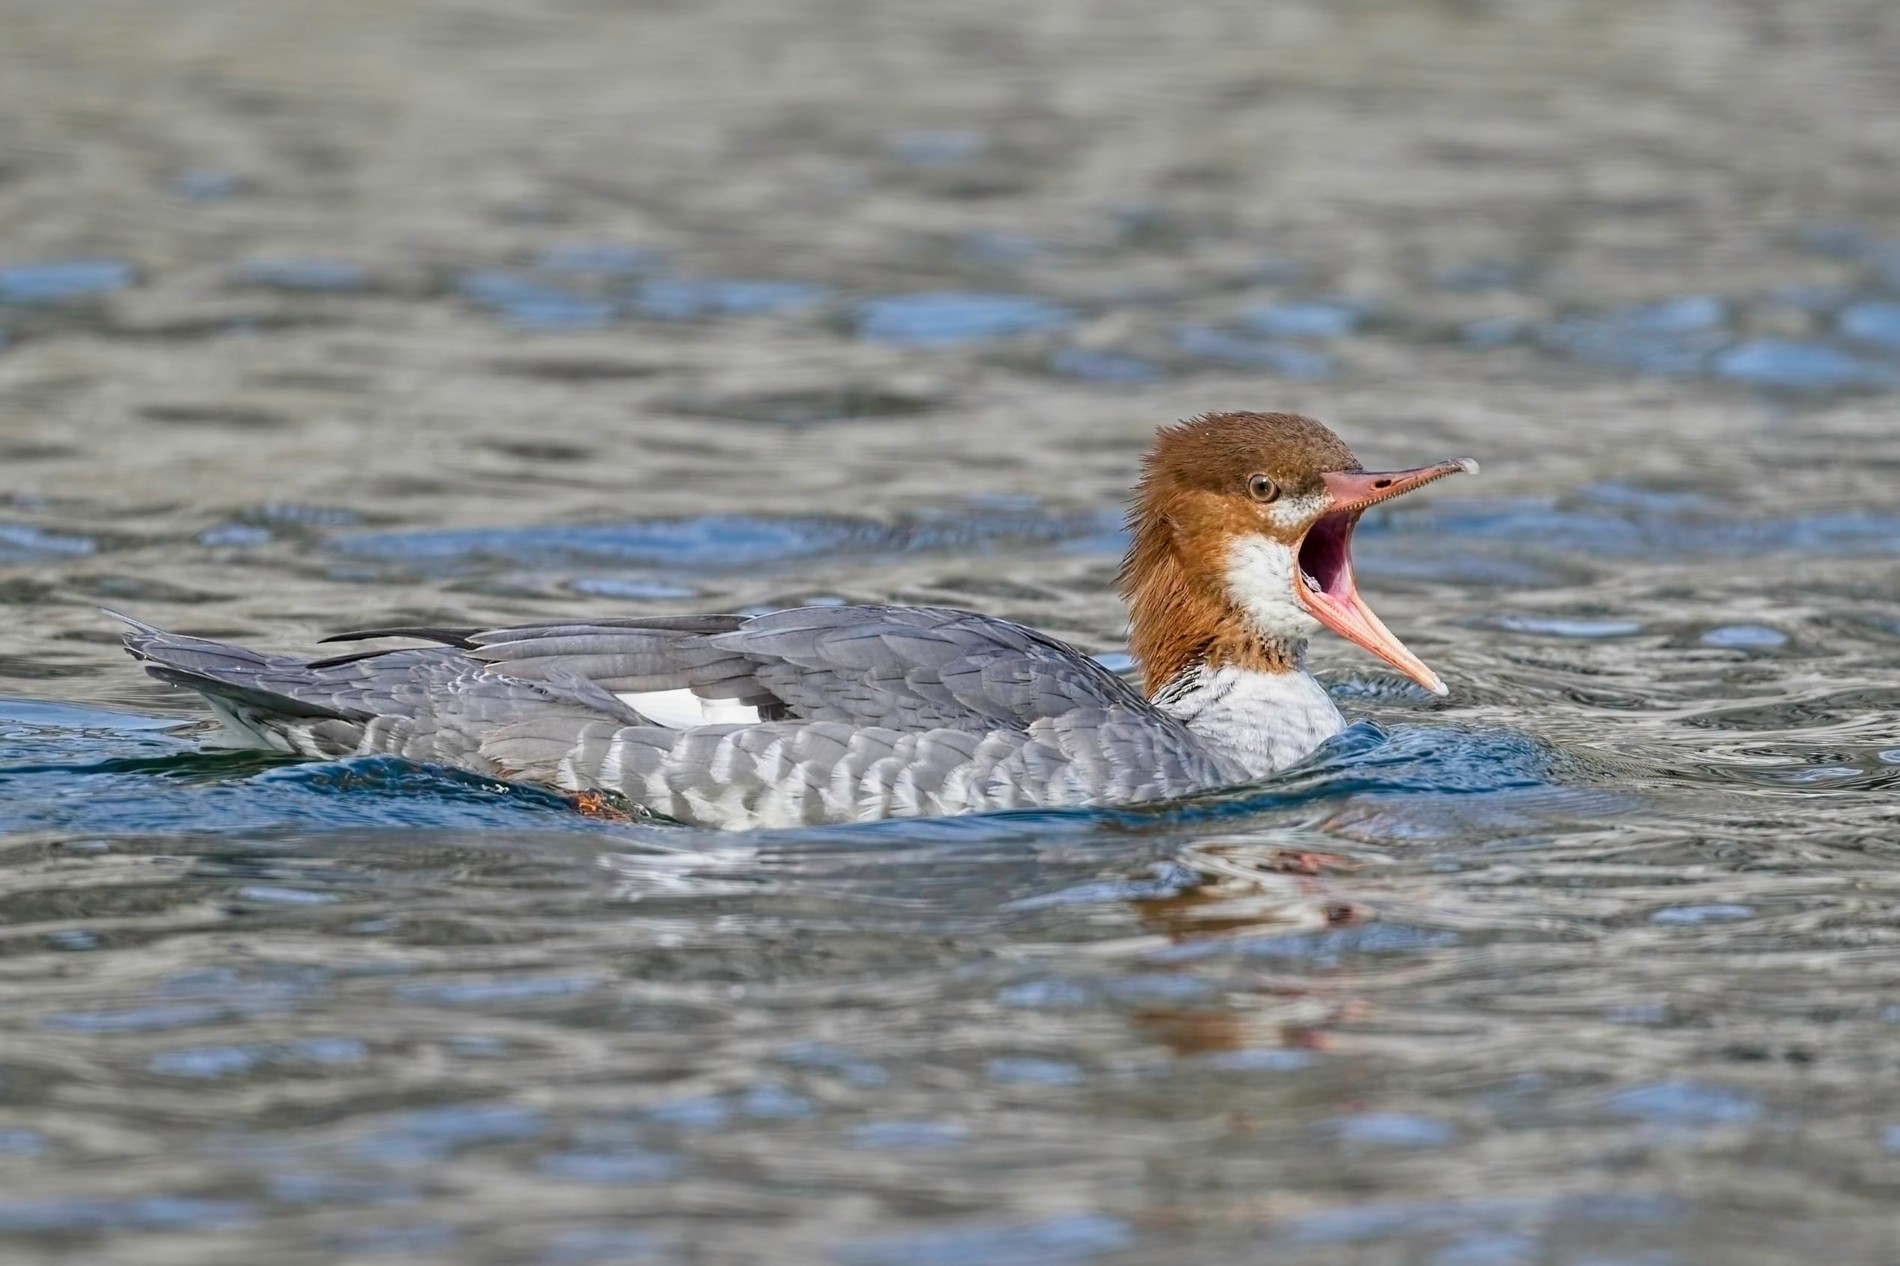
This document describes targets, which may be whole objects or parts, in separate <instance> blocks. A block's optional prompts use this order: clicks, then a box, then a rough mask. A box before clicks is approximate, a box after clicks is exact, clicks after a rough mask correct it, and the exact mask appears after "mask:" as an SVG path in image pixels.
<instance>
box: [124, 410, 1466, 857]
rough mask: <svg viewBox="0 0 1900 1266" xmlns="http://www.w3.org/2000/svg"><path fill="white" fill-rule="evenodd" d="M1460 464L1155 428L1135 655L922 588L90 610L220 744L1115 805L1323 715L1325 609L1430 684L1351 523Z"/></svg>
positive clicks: (1206, 783)
mask: <svg viewBox="0 0 1900 1266" xmlns="http://www.w3.org/2000/svg"><path fill="white" fill-rule="evenodd" d="M1476 470H1477V463H1476V462H1475V461H1473V460H1472V459H1470V458H1463V457H1461V458H1452V459H1448V460H1444V461H1439V462H1434V463H1432V464H1430V465H1425V466H1418V467H1414V468H1411V469H1407V470H1391V471H1368V470H1366V469H1364V467H1363V466H1362V465H1361V464H1360V462H1359V460H1358V459H1357V458H1356V457H1354V456H1353V453H1352V450H1351V449H1350V448H1348V447H1347V446H1346V444H1345V443H1344V442H1343V441H1342V440H1341V439H1340V438H1339V437H1338V436H1337V435H1335V434H1334V433H1333V432H1332V431H1331V430H1329V429H1328V428H1327V427H1326V426H1324V425H1323V424H1321V423H1319V422H1317V421H1315V420H1313V419H1312V418H1309V417H1306V416H1304V415H1301V414H1297V413H1272V412H1218V413H1206V414H1202V415H1200V416H1198V417H1194V418H1190V419H1187V420H1185V421H1182V422H1178V423H1174V424H1170V425H1167V426H1164V427H1162V428H1160V429H1159V430H1158V431H1157V432H1156V434H1155V437H1154V440H1153V443H1152V445H1151V446H1150V447H1149V449H1148V451H1147V454H1146V456H1145V457H1144V458H1143V460H1142V463H1141V471H1140V478H1139V482H1138V483H1137V484H1136V486H1135V489H1134V495H1133V498H1132V501H1131V504H1130V508H1129V513H1128V532H1129V538H1130V543H1129V546H1128V550H1127V554H1126V556H1125V557H1124V559H1123V560H1122V564H1121V568H1120V570H1119V572H1118V574H1117V578H1116V584H1117V588H1118V590H1119V592H1120V594H1121V595H1122V597H1123V598H1124V600H1125V601H1126V603H1127V607H1128V615H1129V624H1128V646H1129V651H1130V655H1131V657H1132V659H1133V661H1134V663H1135V665H1136V667H1137V669H1138V679H1133V680H1131V679H1130V678H1126V677H1124V676H1122V675H1119V674H1118V673H1116V672H1114V671H1111V669H1110V668H1108V667H1107V666H1105V665H1104V664H1103V663H1101V662H1099V661H1098V660H1097V659H1095V658H1094V657H1093V656H1091V655H1089V654H1087V653H1085V652H1084V651H1082V650H1079V649H1077V648H1076V647H1074V646H1070V645H1068V644H1067V643H1065V642H1063V641H1061V640H1059V639H1057V638H1054V637H1050V636H1048V635H1047V634H1044V633H1041V632H1038V631H1036V630H1034V629H1032V628H1028V627H1026V626H1024V625H1021V624H1017V623H1013V622H1011V621H1008V620H1003V619H999V618H997V617H995V616H991V615H985V614H981V613H978V612H973V611H963V610H955V609H950V608H939V607H916V606H895V605H850V606H807V607H797V608H792V609H786V610H778V611H772V612H769V613H766V614H753V615H735V614H686V615H658V616H628V617H624V618H576V619H569V620H545V621H537V622H533V623H527V624H514V625H504V626H500V627H494V628H484V627H436V626H405V627H382V628H368V629H359V630H354V631H349V632H343V633H339V634H336V635H335V636H333V637H330V638H326V639H325V641H329V642H356V641H366V640H372V639H402V640H403V642H404V644H403V645H399V646H394V647H385V648H381V649H369V650H353V651H350V652H347V653H342V654H337V655H333V656H330V657H328V658H321V659H304V658H300V657H296V656H288V655H281V654H271V653H266V652H262V651H257V650H253V649H250V648H248V647H242V646H236V645H231V644H227V643H224V642H218V641H211V640H208V639H204V638H197V637H189V636H184V635H181V634H176V633H170V632H166V631H164V630H162V629H160V628H157V627H155V626H153V625H150V624H147V623H145V622H143V621H141V620H138V619H135V618H133V617H131V616H128V615H124V614H121V613H118V612H108V613H107V614H109V615H111V616H113V617H114V618H115V619H118V620H120V621H121V622H122V623H123V624H124V625H125V631H124V634H123V642H124V646H125V649H126V651H127V652H128V653H129V654H130V655H131V656H132V657H133V658H134V659H135V660H137V661H138V662H140V663H141V664H142V665H143V666H144V669H145V671H146V672H147V673H149V674H150V675H151V676H153V677H155V678H157V679H158V680H160V681H163V682H167V683H170V684H172V685H175V686H180V687H184V688H187V689H190V690H193V691H196V692H197V693H198V694H199V695H201V696H203V699H204V701H205V703H206V704H208V705H209V707H210V709H211V711H212V713H213V714H215V716H216V717H217V719H218V720H219V721H220V722H221V723H222V733H221V734H220V735H219V736H218V738H219V742H220V743H221V744H222V745H227V746H241V747H254V748H263V749H268V750H272V751H276V752H281V753H285V754H288V755H292V756H298V757H305V758H313V759H338V758H347V757H354V756H366V755H389V756H395V757H400V758H405V759H408V760H412V761H416V762H421V763H428V764H436V765H445V766H450V767H453V768H456V769H460V770H465V771H470V772H473V773H476V774H479V775H483V776H488V777H493V778H496V779H500V780H506V781H510V782H518V783H527V784H535V785H539V786H542V787H546V788H550V789H554V790H556V791H558V792H561V793H564V794H566V795H569V796H572V797H574V798H575V799H576V800H577V801H578V802H581V803H584V804H587V805H595V806H598V805H601V804H608V805H625V806H627V807H628V810H629V811H634V810H637V811H638V812H639V813H641V814H642V815H646V816H652V817H657V818H662V819H670V820H672V821H675V822H681V823H687V824H691V825H696V826H702V827H717V828H727V829H736V830H744V829H751V828H760V827H768V828H769V827H801V826H813V825H820V824H834V823H845V822H862V821H871V820H877V819H885V818H915V817H938V816H951V815H958V814H970V813H984V812H998V811H1006V810H1021V809H1047V808H1062V807H1082V806H1087V807H1116V806H1127V805H1132V804H1139V803H1143V802H1149V801H1161V800H1170V799H1176V798H1180V797H1185V796H1191V795H1195V794H1198V793H1202V792H1206V791H1210V790H1214V789H1218V788H1225V787H1231V786H1236V785H1240V784H1244V783H1249V782H1253V781H1256V780H1258V779H1261V778H1264V777H1266V776H1268V775H1270V774H1274V773H1276V772H1278V771H1280V770H1283V769H1285V768H1287V767H1288V766H1290V765H1292V764H1294V763H1296V762H1298V761H1301V760H1303V759H1305V758H1306V757H1307V756H1309V755H1311V754H1312V753H1313V752H1314V750H1315V749H1317V748H1318V747H1319V746H1320V745H1321V744H1323V743H1325V742H1326V740H1328V739H1329V738H1331V737H1333V736H1334V735H1335V734H1338V733H1339V732H1340V731H1341V730H1342V729H1344V728H1345V725H1346V721H1345V718H1344V717H1343V715H1342V714H1341V712H1340V710H1339V708H1338V706H1337V705H1336V704H1335V703H1334V702H1333V700H1332V698H1331V696H1330V695H1329V694H1328V693H1327V691H1326V690H1325V688H1324V687H1323V686H1322V685H1321V684H1320V683H1319V682H1318V681H1317V680H1316V679H1315V678H1314V677H1313V676H1312V674H1311V673H1309V672H1308V671H1307V665H1306V655H1307V646H1308V643H1309V641H1310V640H1311V638H1312V637H1313V636H1314V635H1315V634H1316V633H1318V632H1319V631H1320V630H1322V629H1324V630H1329V631H1331V632H1332V633H1335V634H1337V635H1339V636H1340V637H1343V638H1344V639H1346V640H1347V641H1348V642H1351V643H1353V644H1354V645H1356V646H1358V647H1360V648H1362V649H1363V650H1365V651H1367V652H1369V653H1370V654H1371V655H1373V656H1375V657H1376V658H1377V659H1379V660H1381V661H1383V662H1384V663H1386V664H1387V665H1389V666H1391V667H1392V668H1394V669H1396V670H1397V671H1398V672H1399V673H1401V674H1403V675H1404V676H1405V677H1407V678H1409V679H1410V680H1411V681H1413V682H1415V683H1417V684H1418V685H1419V686H1420V687H1422V688H1423V689H1424V690H1426V691H1428V692H1430V693H1431V694H1432V695H1436V696H1442V695H1444V694H1446V693H1447V688H1446V686H1445V684H1444V682H1443V681H1442V680H1441V679H1440V678H1439V676H1438V674H1437V673H1435V672H1433V671H1432V669H1431V668H1429V667H1427V666H1426V665H1425V663H1424V662H1423V661H1422V660H1420V659H1419V658H1418V657H1417V656H1416V655H1414V654H1413V653H1412V652H1411V651H1410V650H1408V649H1407V648H1406V646H1405V645H1404V644H1403V643H1402V642H1400V641H1399V639H1398V638H1397V637H1395V636H1394V635H1393V634H1392V632H1391V631H1390V630H1388V629H1387V628H1386V626H1385V625H1384V624H1383V623H1382V622H1381V621H1380V620H1379V617H1378V616H1376V615H1375V614H1373V611H1372V609H1371V607H1369V606H1368V605H1367V604H1366V601H1365V599H1364V598H1363V597H1362V596H1361V594H1360V592H1359V588H1358V584H1357V581H1356V579H1355V576H1354V571H1353V559H1352V541H1353V531H1354V528H1355V527H1356V526H1357V525H1358V523H1359V521H1360V517H1361V516H1362V515H1363V514H1364V513H1365V512H1366V511H1367V510H1368V509H1370V508H1371V507H1373V506H1375V505H1378V504H1380V503H1382V502H1385V501H1389V500H1391V499H1393V498H1395V497H1400V496H1403V495H1405V494H1407V493H1410V492H1413V491H1415V490H1417V489H1419V488H1421V487H1423V486H1425V485H1426V484H1429V483H1433V482H1435V481H1437V480H1439V479H1442V478H1444V477H1446V476H1448V475H1453V474H1458V473H1461V472H1462V473H1475V472H1476ZM416 643H420V645H418V644H416Z"/></svg>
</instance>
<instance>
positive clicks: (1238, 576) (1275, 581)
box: [1227, 536, 1320, 643]
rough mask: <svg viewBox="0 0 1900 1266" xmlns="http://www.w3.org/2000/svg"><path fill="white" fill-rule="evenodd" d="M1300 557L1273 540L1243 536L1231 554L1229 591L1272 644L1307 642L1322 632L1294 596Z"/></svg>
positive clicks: (1228, 580)
mask: <svg viewBox="0 0 1900 1266" xmlns="http://www.w3.org/2000/svg"><path fill="white" fill-rule="evenodd" d="M1299 565H1300V564H1299V554H1298V551H1296V550H1295V549H1294V548H1293V547H1292V546H1290V545H1286V544H1283V543H1282V542H1280V541H1276V540H1274V539H1273V538H1272V537H1270V536H1243V537H1241V538H1240V539H1239V540H1237V541H1235V542H1234V544H1233V547H1232V548H1231V549H1230V550H1229V551H1228V553H1227V591H1228V593H1229V594H1231V595H1232V596H1233V599H1234V604H1235V605H1236V606H1238V607H1239V608H1240V609H1241V610H1242V611H1244V612H1246V613H1247V620H1248V622H1249V623H1250V624H1252V625H1253V626H1254V631H1255V632H1256V633H1258V634H1260V636H1261V637H1263V638H1265V639H1267V640H1268V641H1270V642H1287V643H1291V642H1304V641H1305V640H1306V639H1307V638H1309V637H1311V636H1313V634H1314V633H1316V632H1318V631H1319V627H1320V624H1319V621H1318V620H1315V619H1314V618H1313V617H1312V616H1311V615H1309V614H1307V610H1306V608H1305V607H1303V606H1301V605H1300V600H1299V598H1298V597H1296V596H1295V595H1294V592H1293V571H1294V569H1295V568H1296V567H1298V566H1299Z"/></svg>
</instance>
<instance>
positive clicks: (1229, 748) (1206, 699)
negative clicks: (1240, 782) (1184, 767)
mask: <svg viewBox="0 0 1900 1266" xmlns="http://www.w3.org/2000/svg"><path fill="white" fill-rule="evenodd" d="M1155 704H1156V706H1158V707H1159V708H1160V709H1161V710H1162V711H1164V712H1166V713H1169V714H1170V715H1172V716H1174V717H1177V718H1179V719H1180V720H1181V722H1182V723H1183V724H1185V725H1186V726H1187V727H1188V729H1190V730H1192V731H1193V732H1194V734H1195V736H1196V737H1197V738H1199V739H1201V740H1202V741H1203V742H1205V743H1206V744H1208V746H1210V747H1214V748H1217V749H1219V750H1220V751H1221V752H1222V753H1223V754H1224V755H1226V756H1228V757H1229V758H1230V759H1232V760H1234V761H1235V762H1237V763H1238V764H1239V765H1241V766H1242V767H1243V768H1244V769H1246V771H1247V773H1248V776H1249V777H1253V778H1260V777H1263V776H1265V775H1267V774H1270V773H1272V772H1274V771H1275V770H1277V769H1285V768H1286V767H1287V766H1288V765H1291V764H1293V763H1294V762H1295V761H1298V760H1300V759H1302V758H1304V757H1305V756H1307V755H1308V754H1310V753H1311V752H1312V751H1313V749H1314V748H1316V747H1318V746H1319V745H1320V744H1321V743H1324V742H1325V741H1326V740H1327V739H1329V738H1331V737H1332V736H1333V735H1335V734H1337V733H1339V732H1340V731H1341V730H1343V729H1345V728H1346V719H1345V718H1344V717H1342V716H1341V715H1340V714H1339V709H1338V707H1336V706H1335V705H1334V704H1333V701H1332V698H1331V696H1329V695H1328V694H1327V693H1326V689H1325V687H1323V686H1321V685H1320V684H1319V682H1317V681H1315V680H1314V679H1313V678H1312V676H1311V675H1310V674H1308V673H1306V672H1305V671H1303V670H1295V671H1292V672H1284V673H1263V672H1254V671H1250V670H1247V669H1242V668H1235V667H1233V666H1231V665H1229V666H1227V667H1223V668H1212V669H1210V668H1206V667H1197V668H1193V669H1190V670H1189V671H1187V672H1185V673H1183V674H1182V675H1181V676H1179V677H1177V678H1175V679H1174V681H1172V682H1169V683H1168V685H1167V686H1166V687H1164V688H1163V689H1162V691H1161V693H1160V694H1158V695H1156V696H1155Z"/></svg>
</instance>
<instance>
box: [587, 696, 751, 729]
mask: <svg viewBox="0 0 1900 1266" xmlns="http://www.w3.org/2000/svg"><path fill="white" fill-rule="evenodd" d="M614 697H615V698H616V699H618V700H620V702H622V703H624V704H626V705H627V706H628V707H629V708H632V709H633V710H634V711H635V712H638V713H639V714H640V715H641V716H643V717H645V718H646V719H647V720H649V721H651V722H653V724H655V725H663V726H665V727H666V728H667V729H669V730H690V729H692V728H693V727H694V726H697V725H752V724H755V723H756V722H757V721H758V719H759V710H758V709H757V708H754V707H751V706H750V705H748V704H743V703H740V702H739V701H738V700H737V699H702V698H700V697H699V696H698V695H696V694H694V693H693V692H692V691H690V690H644V691H640V690H633V691H628V692H627V693H626V694H622V695H615V696H614Z"/></svg>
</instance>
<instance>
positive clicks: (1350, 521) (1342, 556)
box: [1300, 510, 1359, 602]
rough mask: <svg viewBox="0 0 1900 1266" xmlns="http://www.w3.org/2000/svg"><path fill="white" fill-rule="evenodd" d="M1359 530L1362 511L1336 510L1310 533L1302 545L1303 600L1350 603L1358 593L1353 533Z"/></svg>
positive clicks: (1320, 521)
mask: <svg viewBox="0 0 1900 1266" xmlns="http://www.w3.org/2000/svg"><path fill="white" fill-rule="evenodd" d="M1358 526H1359V511H1357V510H1334V511H1332V512H1330V513H1328V514H1323V515H1321V516H1320V518H1319V522H1317V523H1315V524H1314V525H1313V526H1312V527H1310V528H1308V529H1307V531H1306V539H1305V540H1302V541H1301V542H1300V584H1301V585H1302V586H1303V587H1304V589H1305V593H1303V594H1302V595H1301V596H1302V597H1315V598H1325V599H1330V600H1332V601H1335V602H1343V601H1350V600H1351V598H1352V596H1353V594H1354V592H1355V590H1354V588H1353V580H1352V530H1353V529H1354V528H1355V527H1358Z"/></svg>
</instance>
